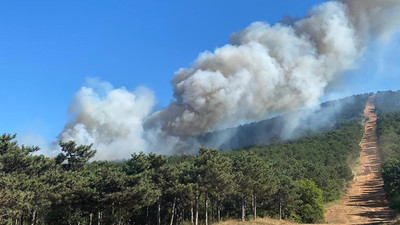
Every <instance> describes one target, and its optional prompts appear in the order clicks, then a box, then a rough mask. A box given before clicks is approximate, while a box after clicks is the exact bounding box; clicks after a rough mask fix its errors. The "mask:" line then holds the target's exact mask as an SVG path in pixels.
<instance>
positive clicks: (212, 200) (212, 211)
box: [211, 198, 214, 223]
mask: <svg viewBox="0 0 400 225" xmlns="http://www.w3.org/2000/svg"><path fill="white" fill-rule="evenodd" d="M211 223H214V198H211Z"/></svg>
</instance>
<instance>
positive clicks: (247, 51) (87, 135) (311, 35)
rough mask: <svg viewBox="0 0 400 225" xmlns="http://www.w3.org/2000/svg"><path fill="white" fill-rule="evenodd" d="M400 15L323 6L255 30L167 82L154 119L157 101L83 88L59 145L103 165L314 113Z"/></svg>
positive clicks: (376, 4) (344, 4) (382, 4)
mask: <svg viewBox="0 0 400 225" xmlns="http://www.w3.org/2000/svg"><path fill="white" fill-rule="evenodd" d="M399 11H400V2H399V1H395V0H382V1H374V0H363V1H361V0H354V1H347V0H343V1H329V2H326V3H323V4H320V5H317V6H314V7H313V8H312V9H310V10H309V12H308V14H307V16H306V17H305V18H303V19H291V18H287V19H285V20H284V21H283V22H281V23H277V24H275V25H270V24H268V23H266V22H255V23H253V24H251V25H250V26H249V27H247V28H245V29H244V30H242V31H239V32H237V33H234V34H232V35H231V37H230V44H227V45H225V46H222V47H220V48H217V49H215V50H214V51H213V52H208V51H206V52H203V53H200V55H199V56H198V58H197V59H196V60H195V61H194V63H193V65H192V66H191V67H189V68H181V69H179V70H178V71H177V72H176V73H175V75H174V77H173V79H172V81H171V84H172V87H173V90H174V93H173V97H174V99H173V100H172V101H171V103H170V105H168V106H167V107H166V108H165V109H163V110H161V111H159V112H155V113H152V109H153V106H154V104H155V99H154V95H153V93H152V92H151V91H150V90H147V89H143V88H141V89H140V90H138V91H135V92H133V93H132V92H129V91H127V90H126V89H123V88H122V89H112V88H111V87H110V85H108V84H106V83H103V84H101V85H100V86H106V87H105V90H104V87H103V90H98V91H96V90H94V89H93V88H87V87H83V88H82V89H81V90H80V91H79V92H78V93H77V94H76V96H75V100H74V102H73V103H72V105H71V108H70V111H71V112H72V113H73V114H74V115H75V117H74V119H73V120H72V121H70V122H69V123H68V124H67V125H66V127H65V129H64V131H63V132H62V133H61V134H60V136H59V137H60V139H62V140H71V139H73V140H76V141H77V142H78V143H82V144H88V143H92V142H93V143H95V148H97V149H98V150H99V151H98V152H99V153H98V155H103V156H100V157H101V158H109V157H111V158H124V157H127V156H129V154H130V153H131V152H132V151H153V152H160V151H161V152H163V153H168V152H170V151H173V149H174V148H175V147H176V146H177V145H185V143H182V142H181V141H182V140H183V139H185V140H186V139H187V138H188V137H191V136H194V135H199V134H203V133H206V132H209V131H214V130H220V129H225V128H229V127H234V126H237V125H239V124H241V123H243V122H246V121H257V120H261V119H265V118H267V117H268V116H270V115H271V114H274V113H275V114H276V113H282V112H293V111H297V110H299V109H301V108H304V107H305V108H307V107H313V106H315V105H317V104H318V103H319V101H320V99H321V97H322V96H323V95H324V93H325V91H326V88H327V86H328V85H330V84H331V83H332V82H335V80H336V79H337V78H339V77H340V75H341V73H342V72H344V71H346V70H349V69H352V68H354V66H355V62H356V60H357V59H359V58H360V57H362V55H363V53H364V52H365V50H366V49H367V47H368V43H369V42H370V41H372V40H383V42H382V43H384V42H385V41H388V40H389V39H390V37H391V36H392V35H393V34H394V33H396V32H397V31H398V30H399V27H400V26H399V21H400V18H399V17H400V15H399V14H398V13H397V12H399ZM294 124H297V123H294ZM102 149H104V150H102ZM107 151H108V152H107ZM102 152H104V154H103V153H102Z"/></svg>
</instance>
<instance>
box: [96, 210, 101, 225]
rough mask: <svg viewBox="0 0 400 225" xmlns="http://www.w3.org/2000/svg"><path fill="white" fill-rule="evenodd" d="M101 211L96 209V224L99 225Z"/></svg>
mask: <svg viewBox="0 0 400 225" xmlns="http://www.w3.org/2000/svg"><path fill="white" fill-rule="evenodd" d="M100 221H101V212H100V211H98V212H97V225H101V222H100Z"/></svg>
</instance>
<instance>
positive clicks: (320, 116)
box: [196, 94, 369, 150]
mask: <svg viewBox="0 0 400 225" xmlns="http://www.w3.org/2000/svg"><path fill="white" fill-rule="evenodd" d="M368 96H369V94H360V95H354V96H351V97H347V98H343V99H339V100H334V101H329V102H325V103H323V104H321V105H320V107H319V108H318V109H317V110H301V111H298V112H292V113H287V114H284V115H281V116H277V117H274V118H271V119H267V120H262V121H259V122H253V123H248V124H244V125H241V126H239V127H237V128H230V129H225V130H221V131H216V132H210V133H207V134H204V135H200V136H198V137H197V138H196V139H197V140H198V141H199V144H200V146H206V147H214V148H218V149H221V150H232V149H240V148H246V147H250V146H254V145H264V144H270V143H275V142H282V141H286V140H290V139H297V138H299V137H302V136H307V135H309V134H315V133H318V132H321V131H326V130H329V129H330V128H332V127H333V126H334V125H335V124H336V123H338V122H341V121H344V120H351V119H360V118H361V116H362V113H363V110H364V107H365V102H366V101H367V98H368Z"/></svg>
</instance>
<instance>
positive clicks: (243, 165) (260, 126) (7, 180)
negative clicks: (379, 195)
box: [0, 91, 400, 225]
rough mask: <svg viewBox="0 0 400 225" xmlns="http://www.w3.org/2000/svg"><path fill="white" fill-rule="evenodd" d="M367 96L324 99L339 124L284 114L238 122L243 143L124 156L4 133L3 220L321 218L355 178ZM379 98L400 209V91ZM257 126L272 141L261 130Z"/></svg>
mask: <svg viewBox="0 0 400 225" xmlns="http://www.w3.org/2000/svg"><path fill="white" fill-rule="evenodd" d="M367 97H368V95H366V94H365V95H357V96H353V97H351V98H345V99H342V100H338V101H332V102H328V103H325V104H323V105H322V106H321V108H320V110H319V111H317V112H315V113H317V114H316V115H321V114H318V112H320V113H322V112H324V111H325V112H326V111H332V109H335V110H333V111H334V114H333V115H334V116H333V117H332V116H330V117H329V118H335V120H334V121H333V123H332V124H330V125H326V126H325V125H324V126H320V127H319V128H318V129H312V127H313V125H312V123H313V121H311V120H313V119H312V118H307V119H305V120H303V122H304V127H302V128H299V129H300V130H299V131H301V132H299V133H300V134H301V135H299V136H298V137H296V138H292V139H289V140H284V141H283V140H279V137H278V136H276V135H277V134H278V133H279V132H280V131H281V130H279V127H280V125H279V124H281V121H282V119H283V118H284V117H285V115H283V116H279V117H278V118H275V119H270V120H266V121H261V122H259V123H252V124H248V125H243V126H241V127H239V128H238V131H237V132H236V135H237V136H235V138H237V139H238V140H246V141H244V144H242V145H243V146H240V147H239V148H236V149H235V150H230V151H220V150H218V149H215V148H209V147H207V148H204V147H201V148H200V149H199V152H198V154H195V155H172V156H164V155H158V154H153V153H150V154H144V153H134V154H132V156H131V158H129V159H127V160H125V161H119V162H109V161H93V160H92V158H93V156H94V155H95V154H96V150H94V149H93V148H92V146H82V145H77V144H76V143H74V142H59V145H60V148H61V153H60V154H59V155H58V156H57V157H55V158H50V157H46V156H43V155H37V151H38V150H39V148H37V147H27V146H23V145H22V146H21V145H19V144H18V143H17V141H15V140H16V136H15V135H11V134H3V135H2V136H0V224H22V225H23V224H31V225H38V224H80V225H94V224H98V225H100V224H115V225H116V224H171V225H172V224H196V225H197V224H210V223H213V222H217V221H220V220H226V219H238V220H252V219H254V218H256V217H271V218H277V219H278V218H282V219H289V220H293V221H296V222H300V223H315V222H320V221H322V219H323V215H324V205H325V204H326V203H329V202H332V201H335V200H337V199H338V198H339V197H340V196H341V195H342V193H343V191H344V189H345V188H346V185H347V184H348V182H349V181H351V180H352V178H353V174H352V170H351V168H352V167H353V166H354V165H355V163H356V160H357V158H358V157H359V153H360V146H359V142H360V140H361V138H362V135H363V127H362V124H361V123H360V122H361V114H362V111H363V109H364V107H365V102H366V99H367ZM375 104H376V111H377V112H378V129H377V134H378V138H379V145H380V147H381V149H382V158H383V160H384V165H383V178H384V182H385V186H384V187H385V191H386V192H387V195H388V198H389V200H390V205H391V207H393V208H396V209H400V192H399V190H400V177H399V174H400V147H399V146H400V92H399V91H397V92H393V91H389V92H378V93H376V95H375ZM337 109H339V110H337ZM330 115H332V114H330ZM319 118H320V117H319ZM314 120H315V118H314ZM252 128H254V129H253V130H252ZM275 128H277V129H278V131H275ZM266 130H272V134H273V135H275V137H274V138H270V137H267V136H265V135H266ZM258 131H259V132H264V133H262V134H261V136H263V135H264V137H266V138H265V139H264V141H260V140H261V139H258V137H257V138H256V137H255V136H257V132H258ZM221 132H222V133H223V132H226V131H221ZM247 132H250V134H251V135H250V136H249V135H245V133H247ZM274 132H276V133H274ZM217 133H218V132H215V133H214V134H216V135H217V136H218V134H217ZM207 135H211V133H210V134H207ZM246 136H248V137H247V138H246ZM250 137H251V138H250ZM271 137H272V136H271ZM204 138H205V139H206V136H204ZM255 138H256V139H257V140H256V139H255ZM205 139H204V140H205ZM232 140H233V139H232ZM254 142H255V143H254ZM226 143H228V142H226ZM238 143H239V142H238V141H236V142H233V144H231V145H230V147H234V146H238ZM228 149H230V148H228Z"/></svg>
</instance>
